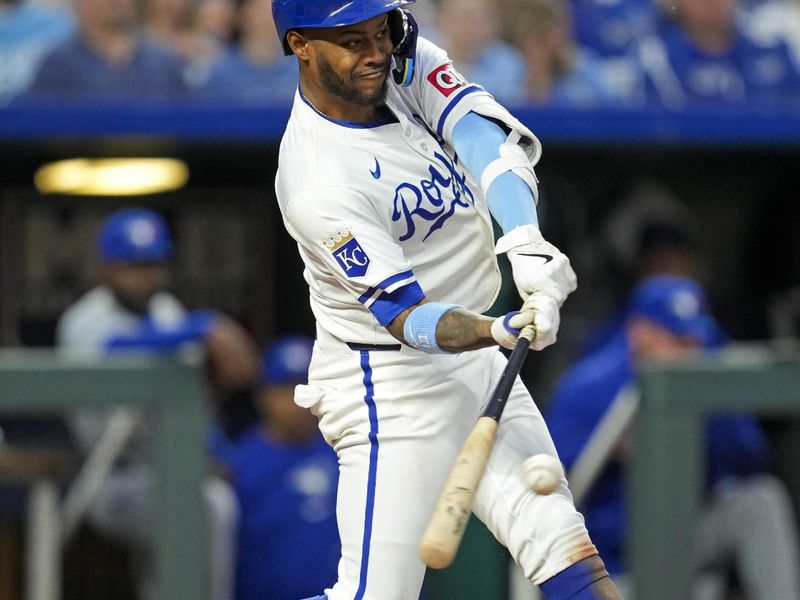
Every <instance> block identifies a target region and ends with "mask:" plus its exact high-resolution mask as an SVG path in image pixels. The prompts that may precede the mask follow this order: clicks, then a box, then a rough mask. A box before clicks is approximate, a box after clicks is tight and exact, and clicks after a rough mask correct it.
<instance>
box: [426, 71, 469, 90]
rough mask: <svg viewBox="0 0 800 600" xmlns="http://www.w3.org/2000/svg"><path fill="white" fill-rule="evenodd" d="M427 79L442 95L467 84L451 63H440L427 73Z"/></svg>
mask: <svg viewBox="0 0 800 600" xmlns="http://www.w3.org/2000/svg"><path fill="white" fill-rule="evenodd" d="M428 81H430V82H431V84H432V85H433V87H435V88H436V89H437V90H439V91H440V92H441V93H442V95H443V96H450V94H452V93H453V92H455V91H456V90H457V89H458V88H460V87H464V86H465V85H467V80H466V79H464V78H463V77H462V76H461V74H460V73H459V72H458V71H456V70H455V68H454V67H453V65H449V64H447V65H442V66H441V67H437V68H435V69H434V70H433V71H431V72H430V73H428Z"/></svg>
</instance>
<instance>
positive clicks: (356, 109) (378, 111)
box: [300, 81, 388, 123]
mask: <svg viewBox="0 0 800 600" xmlns="http://www.w3.org/2000/svg"><path fill="white" fill-rule="evenodd" d="M300 89H301V93H302V94H303V97H304V98H305V99H306V101H307V102H308V104H309V105H310V106H311V108H312V109H314V110H315V111H316V112H317V113H319V114H320V115H322V116H323V117H326V118H327V119H329V120H331V121H344V122H347V123H372V122H374V121H377V120H379V119H381V118H383V117H385V116H386V111H387V110H388V109H387V108H386V106H385V105H380V106H371V105H362V104H355V103H353V102H350V101H348V100H345V99H344V98H340V97H338V96H336V95H334V94H331V93H329V92H326V91H325V90H324V89H322V88H321V87H320V86H315V85H313V83H311V84H309V83H305V82H302V81H301V84H300Z"/></svg>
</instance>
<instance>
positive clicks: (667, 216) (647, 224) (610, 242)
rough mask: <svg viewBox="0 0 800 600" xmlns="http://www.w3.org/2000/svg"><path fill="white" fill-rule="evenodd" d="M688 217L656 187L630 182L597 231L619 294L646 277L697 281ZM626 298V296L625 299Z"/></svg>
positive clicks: (693, 225)
mask: <svg viewBox="0 0 800 600" xmlns="http://www.w3.org/2000/svg"><path fill="white" fill-rule="evenodd" d="M697 229H698V224H697V222H696V219H695V217H694V215H693V214H692V213H691V212H690V211H689V209H688V208H687V207H686V206H685V205H684V204H683V203H682V202H681V201H680V199H679V198H677V197H676V196H675V195H674V194H673V193H672V192H671V191H670V190H668V189H667V188H666V187H664V186H663V184H661V183H660V182H658V181H655V180H651V179H648V178H642V179H639V180H637V181H635V182H634V183H633V184H632V185H631V186H630V188H629V189H628V191H626V192H625V193H624V194H623V195H622V197H621V200H620V202H619V203H618V206H617V207H615V208H614V209H613V210H611V211H609V214H608V216H607V217H606V220H605V222H604V224H603V226H602V227H601V236H602V244H603V246H604V247H606V248H608V250H609V254H610V256H609V258H610V260H611V263H612V266H613V268H614V270H615V271H616V273H617V275H618V276H620V277H621V278H622V279H624V280H625V281H624V287H625V289H629V288H630V286H633V285H635V284H636V283H637V282H638V281H640V280H641V279H643V278H645V277H647V276H649V275H658V274H671V275H686V276H689V277H696V276H699V275H700V272H699V269H700V265H699V264H698V257H697V237H698V236H697V234H698V231H697ZM626 295H627V294H626Z"/></svg>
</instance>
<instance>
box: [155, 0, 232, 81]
mask: <svg viewBox="0 0 800 600" xmlns="http://www.w3.org/2000/svg"><path fill="white" fill-rule="evenodd" d="M144 28H145V33H146V34H147V35H148V37H149V38H150V39H151V40H153V41H154V42H156V43H158V44H160V45H162V46H164V47H166V48H169V49H170V50H172V51H173V52H175V54H177V55H178V56H180V57H181V59H183V62H184V65H185V66H184V71H183V75H184V81H185V83H186V85H187V86H188V87H189V88H196V87H199V86H201V85H203V84H205V83H206V81H207V80H208V74H209V72H210V71H211V68H212V67H213V65H214V64H215V63H216V61H217V60H219V59H220V57H221V56H222V55H223V54H224V52H225V45H224V44H223V43H222V42H221V41H220V40H218V39H217V38H216V37H215V36H212V35H210V34H208V33H206V32H204V31H202V30H201V29H200V28H199V27H198V26H197V4H196V0H146V3H145V10H144Z"/></svg>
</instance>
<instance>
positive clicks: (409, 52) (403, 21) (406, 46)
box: [387, 8, 419, 87]
mask: <svg viewBox="0 0 800 600" xmlns="http://www.w3.org/2000/svg"><path fill="white" fill-rule="evenodd" d="M387 18H388V23H389V32H390V35H391V36H392V42H394V50H393V51H392V76H393V77H394V82H395V83H396V84H397V85H401V86H403V87H406V86H409V85H411V80H412V79H413V78H414V58H415V57H416V54H417V36H418V35H419V26H418V25H417V21H416V20H415V19H414V15H412V14H411V13H410V12H409V11H407V10H403V9H402V8H397V9H395V10H393V11H391V12H390V13H389V15H388V17H387Z"/></svg>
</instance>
